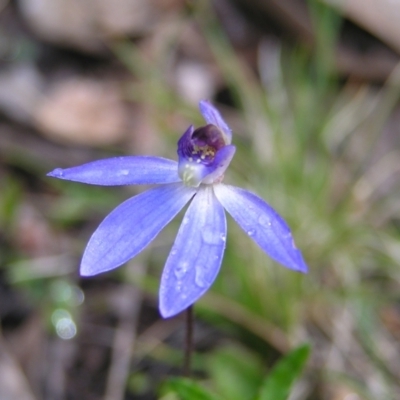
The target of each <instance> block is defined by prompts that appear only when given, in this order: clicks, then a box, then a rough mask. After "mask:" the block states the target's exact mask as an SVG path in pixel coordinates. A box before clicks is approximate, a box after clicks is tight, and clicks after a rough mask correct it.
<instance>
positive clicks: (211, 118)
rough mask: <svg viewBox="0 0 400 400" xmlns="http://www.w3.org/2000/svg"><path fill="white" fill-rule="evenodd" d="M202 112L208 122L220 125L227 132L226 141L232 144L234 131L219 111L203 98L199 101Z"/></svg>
mask: <svg viewBox="0 0 400 400" xmlns="http://www.w3.org/2000/svg"><path fill="white" fill-rule="evenodd" d="M199 108H200V112H201V114H202V115H203V118H204V119H205V120H206V122H207V123H208V124H213V125H215V126H218V128H220V129H221V130H222V132H224V134H225V143H226V144H231V142H232V131H231V129H230V128H229V126H228V125H227V123H226V122H225V121H224V119H223V118H222V117H221V114H220V113H219V111H218V110H217V109H216V108H215V107H214V106H213V105H212V104H211V103H210V102H209V101H207V100H202V101H200V103H199Z"/></svg>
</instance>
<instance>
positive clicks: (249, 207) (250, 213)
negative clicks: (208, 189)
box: [214, 184, 307, 272]
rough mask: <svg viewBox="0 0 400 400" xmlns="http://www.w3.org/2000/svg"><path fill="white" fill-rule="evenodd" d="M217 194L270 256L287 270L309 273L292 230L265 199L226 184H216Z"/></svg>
mask: <svg viewBox="0 0 400 400" xmlns="http://www.w3.org/2000/svg"><path fill="white" fill-rule="evenodd" d="M214 192H215V195H216V196H217V198H218V200H219V201H220V202H221V204H222V205H223V206H224V207H225V209H226V210H227V211H228V213H229V214H231V216H232V217H233V219H234V220H235V221H236V222H237V223H238V224H239V225H240V227H241V228H242V229H243V230H244V231H245V232H246V233H247V234H248V235H249V236H250V237H251V238H252V239H253V240H254V241H255V242H256V243H257V244H258V245H259V246H260V247H261V248H262V249H263V250H264V251H265V252H266V253H267V254H268V255H269V256H270V257H272V258H273V259H274V260H276V261H278V262H279V263H281V264H282V265H284V266H285V267H287V268H290V269H293V270H295V271H300V272H307V265H306V263H305V262H304V260H303V257H302V255H301V252H300V251H299V250H298V249H297V248H296V246H295V244H294V241H293V237H292V233H291V231H290V228H289V227H288V226H287V224H286V222H285V221H284V220H283V219H282V218H281V217H280V216H279V215H278V213H277V212H276V211H275V210H274V209H273V208H272V207H270V206H269V205H268V204H267V203H266V202H265V201H264V200H262V199H261V198H259V197H258V196H256V195H254V194H253V193H250V192H248V191H246V190H243V189H240V188H236V187H232V186H227V185H223V184H219V185H215V186H214Z"/></svg>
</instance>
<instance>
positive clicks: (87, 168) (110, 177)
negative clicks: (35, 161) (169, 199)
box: [47, 156, 181, 186]
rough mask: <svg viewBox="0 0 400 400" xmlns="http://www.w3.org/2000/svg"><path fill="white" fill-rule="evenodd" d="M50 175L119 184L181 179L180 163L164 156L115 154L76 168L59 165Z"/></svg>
mask: <svg viewBox="0 0 400 400" xmlns="http://www.w3.org/2000/svg"><path fill="white" fill-rule="evenodd" d="M47 176H51V177H54V178H59V179H64V180H67V181H75V182H82V183H89V184H91V185H103V186H117V185H140V184H156V183H158V184H162V183H173V182H179V181H180V180H181V179H180V178H179V176H178V163H177V162H176V161H173V160H168V159H166V158H161V157H150V156H138V157H115V158H106V159H104V160H97V161H93V162H90V163H87V164H83V165H79V166H77V167H72V168H67V169H62V168H56V169H55V170H54V171H52V172H49V173H48V174H47Z"/></svg>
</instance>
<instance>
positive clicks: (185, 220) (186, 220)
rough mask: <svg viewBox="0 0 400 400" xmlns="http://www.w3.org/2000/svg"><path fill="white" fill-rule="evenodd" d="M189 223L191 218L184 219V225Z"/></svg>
mask: <svg viewBox="0 0 400 400" xmlns="http://www.w3.org/2000/svg"><path fill="white" fill-rule="evenodd" d="M188 223H189V218H188V217H185V218H183V220H182V225H187V224H188Z"/></svg>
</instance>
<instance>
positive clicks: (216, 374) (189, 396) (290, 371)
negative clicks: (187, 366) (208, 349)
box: [162, 345, 310, 400]
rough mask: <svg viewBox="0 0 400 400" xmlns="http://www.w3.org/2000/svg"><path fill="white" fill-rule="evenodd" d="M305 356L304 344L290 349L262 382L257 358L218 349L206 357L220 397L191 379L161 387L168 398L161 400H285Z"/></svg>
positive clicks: (306, 346) (307, 351) (170, 381)
mask: <svg viewBox="0 0 400 400" xmlns="http://www.w3.org/2000/svg"><path fill="white" fill-rule="evenodd" d="M309 353H310V347H309V346H308V345H304V346H300V347H298V348H296V349H294V350H293V351H291V352H290V353H289V354H287V355H286V356H285V357H284V358H282V359H281V360H280V361H279V362H278V363H277V365H276V366H275V367H274V368H273V369H272V370H271V372H270V373H269V374H268V375H267V377H266V378H265V379H264V380H262V378H263V372H262V370H263V369H262V366H261V365H260V360H259V359H257V357H255V356H254V355H252V354H250V353H249V352H247V351H244V350H240V351H238V349H237V348H235V347H232V348H230V349H224V350H219V351H217V352H216V353H215V354H213V355H212V356H211V357H210V360H209V367H210V368H209V372H210V374H211V382H213V384H214V386H215V387H216V390H215V391H216V393H218V395H219V396H220V397H218V396H216V395H215V394H213V393H212V391H211V390H210V389H208V388H206V387H204V385H201V384H199V383H196V382H195V381H194V380H191V379H187V378H172V379H169V380H168V381H167V382H166V383H165V384H164V385H163V392H164V393H165V394H168V397H167V396H166V395H165V396H163V397H162V398H163V399H167V398H168V399H175V397H170V396H171V394H175V395H176V396H177V397H176V399H177V400H178V399H179V400H219V399H226V400H228V399H229V400H236V399H237V400H246V399H248V400H287V399H288V397H289V394H290V391H291V387H292V386H293V384H294V382H295V381H296V380H297V379H298V378H299V376H300V374H301V372H302V370H303V367H304V365H305V363H306V361H307V359H308V356H309ZM257 393H258V394H257Z"/></svg>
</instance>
